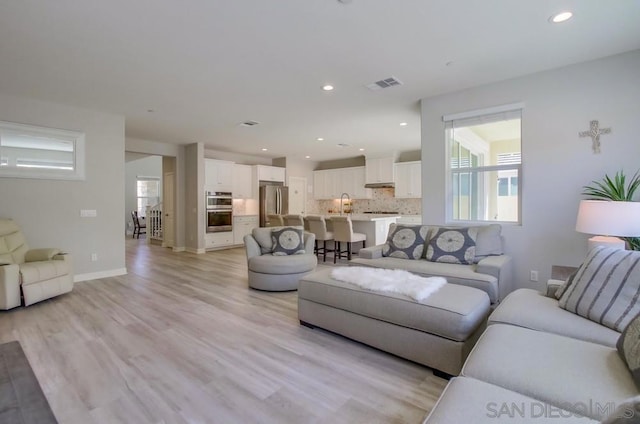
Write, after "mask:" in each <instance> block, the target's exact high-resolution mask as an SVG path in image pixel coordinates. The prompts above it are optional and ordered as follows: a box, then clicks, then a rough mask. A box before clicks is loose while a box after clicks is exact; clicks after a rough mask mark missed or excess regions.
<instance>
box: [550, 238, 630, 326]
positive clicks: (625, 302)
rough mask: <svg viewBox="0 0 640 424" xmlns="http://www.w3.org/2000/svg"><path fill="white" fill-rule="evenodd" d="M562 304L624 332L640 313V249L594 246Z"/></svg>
mask: <svg viewBox="0 0 640 424" xmlns="http://www.w3.org/2000/svg"><path fill="white" fill-rule="evenodd" d="M558 304H559V305H560V307H561V308H563V309H566V310H567V311H569V312H573V313H575V314H577V315H580V316H582V317H584V318H587V319H589V320H591V321H595V322H597V323H599V324H602V325H604V326H606V327H609V328H611V329H613V330H616V331H620V332H622V330H624V329H625V327H626V326H627V325H628V324H629V322H630V321H631V320H632V319H633V318H634V317H635V316H636V315H638V314H639V313H640V252H637V251H632V250H622V249H611V248H604V247H597V248H595V249H593V250H591V251H590V252H589V254H588V255H587V258H586V259H585V261H584V263H583V264H582V266H581V267H580V269H578V272H577V274H576V276H575V277H574V280H573V284H571V286H569V287H568V289H567V290H566V291H565V292H564V293H563V294H562V296H561V297H560V300H559V301H558Z"/></svg>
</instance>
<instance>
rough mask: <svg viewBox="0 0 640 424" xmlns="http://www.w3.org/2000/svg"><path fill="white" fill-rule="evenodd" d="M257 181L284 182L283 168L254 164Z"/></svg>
mask: <svg viewBox="0 0 640 424" xmlns="http://www.w3.org/2000/svg"><path fill="white" fill-rule="evenodd" d="M256 171H257V173H258V181H272V182H278V183H283V184H284V182H285V168H280V167H278V166H266V165H256Z"/></svg>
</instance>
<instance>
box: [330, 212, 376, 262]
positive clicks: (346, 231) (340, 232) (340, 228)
mask: <svg viewBox="0 0 640 424" xmlns="http://www.w3.org/2000/svg"><path fill="white" fill-rule="evenodd" d="M331 223H332V224H333V239H334V240H335V242H336V250H335V253H334V255H333V263H334V264H335V263H336V260H337V259H340V258H342V254H343V253H346V254H347V259H349V260H351V244H352V243H357V242H359V241H361V242H362V247H364V246H365V242H366V241H367V235H366V234H362V233H354V232H353V223H352V222H351V218H349V217H348V216H332V217H331ZM342 242H345V243H347V250H344V251H343V250H341V246H340V244H341V243H342Z"/></svg>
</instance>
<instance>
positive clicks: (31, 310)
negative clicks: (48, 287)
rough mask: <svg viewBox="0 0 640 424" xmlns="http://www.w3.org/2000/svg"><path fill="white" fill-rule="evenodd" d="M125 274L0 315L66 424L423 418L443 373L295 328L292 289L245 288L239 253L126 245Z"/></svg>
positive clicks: (2, 328) (0, 336) (1, 336)
mask: <svg viewBox="0 0 640 424" xmlns="http://www.w3.org/2000/svg"><path fill="white" fill-rule="evenodd" d="M126 246H127V269H128V272H129V274H128V275H126V276H122V277H114V278H105V279H101V280H94V281H89V282H84V283H78V284H76V286H75V288H74V290H73V292H71V293H70V294H67V295H64V296H59V297H57V298H54V299H51V300H48V301H44V302H41V303H39V304H36V305H33V306H30V307H28V308H18V309H15V310H12V311H7V312H2V313H0V342H7V341H10V340H19V341H20V343H21V344H22V346H23V349H24V351H25V353H26V355H27V357H28V358H29V362H30V363H31V365H32V367H33V370H34V372H35V374H36V376H37V378H38V381H39V382H40V385H41V386H42V388H43V391H44V393H45V395H46V396H47V399H48V400H49V403H50V405H51V408H52V409H53V412H54V413H55V415H56V417H57V418H58V420H59V422H60V423H61V424H64V423H82V424H88V423H135V424H143V423H252V422H260V423H332V424H333V423H378V422H380V423H382V422H385V423H387V422H389V423H419V422H420V421H421V419H422V417H423V416H424V415H425V414H426V412H428V410H429V409H430V408H431V407H432V406H433V404H434V403H435V401H436V400H437V398H438V396H439V395H440V393H441V392H442V390H443V388H444V386H445V385H446V381H445V380H442V379H440V378H438V377H435V376H433V374H432V371H431V370H430V369H429V368H425V367H423V366H420V365H417V364H414V363H412V362H409V361H405V360H403V359H400V358H397V357H394V356H392V355H389V354H386V353H384V352H380V351H378V350H375V349H372V348H369V347H367V346H364V345H362V344H359V343H356V342H353V341H350V340H348V339H345V338H343V337H340V336H337V335H335V334H331V333H329V332H325V331H322V330H319V329H315V330H311V329H309V328H306V327H303V326H300V325H299V322H298V319H297V293H296V292H288V293H267V292H259V291H255V290H250V289H248V287H247V269H246V260H245V257H244V250H243V249H231V250H225V251H218V252H210V253H207V254H204V255H194V254H190V253H173V252H171V251H170V250H169V249H164V248H162V247H159V246H156V245H147V244H145V241H144V240H143V239H140V240H131V239H128V240H127V242H126Z"/></svg>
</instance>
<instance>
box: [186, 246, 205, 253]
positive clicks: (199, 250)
mask: <svg viewBox="0 0 640 424" xmlns="http://www.w3.org/2000/svg"><path fill="white" fill-rule="evenodd" d="M186 251H187V252H189V253H195V254H196V255H202V254H203V253H206V250H205V249H193V248H191V247H187V248H186Z"/></svg>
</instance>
